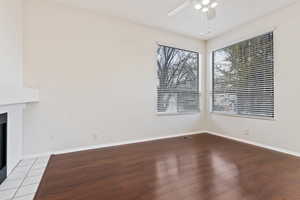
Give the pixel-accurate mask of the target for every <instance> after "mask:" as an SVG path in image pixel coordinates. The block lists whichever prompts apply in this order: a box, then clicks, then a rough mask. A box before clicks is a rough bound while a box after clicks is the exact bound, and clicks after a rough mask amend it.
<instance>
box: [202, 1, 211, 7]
mask: <svg viewBox="0 0 300 200" xmlns="http://www.w3.org/2000/svg"><path fill="white" fill-rule="evenodd" d="M209 3H210V0H202V4H203V5H205V6H206V5H208V4H209Z"/></svg>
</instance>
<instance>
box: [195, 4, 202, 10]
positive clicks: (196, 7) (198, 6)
mask: <svg viewBox="0 0 300 200" xmlns="http://www.w3.org/2000/svg"><path fill="white" fill-rule="evenodd" d="M194 8H195V9H196V10H200V9H201V8H202V5H201V4H200V3H196V4H195V5H194Z"/></svg>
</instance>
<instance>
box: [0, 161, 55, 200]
mask: <svg viewBox="0 0 300 200" xmlns="http://www.w3.org/2000/svg"><path fill="white" fill-rule="evenodd" d="M48 161H49V156H46V157H40V158H33V159H26V160H22V161H21V162H20V163H19V164H18V165H17V167H16V168H15V169H14V170H13V172H12V173H11V174H10V175H9V176H8V177H7V179H6V180H5V181H4V182H3V183H2V184H1V185H0V200H33V198H34V195H35V193H36V191H37V188H38V185H39V183H40V181H41V179H42V176H43V174H44V171H45V169H46V166H47V164H48Z"/></svg>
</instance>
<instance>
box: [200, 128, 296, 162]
mask: <svg viewBox="0 0 300 200" xmlns="http://www.w3.org/2000/svg"><path fill="white" fill-rule="evenodd" d="M202 132H204V133H208V134H211V135H216V136H219V137H223V138H227V139H230V140H235V141H238V142H242V143H246V144H251V145H254V146H258V147H262V148H265V149H269V150H273V151H277V152H280V153H285V154H289V155H292V156H297V157H300V153H299V152H295V151H290V150H286V149H283V148H280V147H274V146H270V145H265V144H261V143H257V142H252V141H249V140H245V139H240V138H235V137H231V136H228V135H224V134H221V133H216V132H212V131H202Z"/></svg>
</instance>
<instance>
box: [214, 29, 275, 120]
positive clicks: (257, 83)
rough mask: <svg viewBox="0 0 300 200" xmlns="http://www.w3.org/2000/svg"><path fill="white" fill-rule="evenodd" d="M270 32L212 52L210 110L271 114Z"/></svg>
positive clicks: (269, 115) (272, 113)
mask: <svg viewBox="0 0 300 200" xmlns="http://www.w3.org/2000/svg"><path fill="white" fill-rule="evenodd" d="M273 65H274V63H273V33H268V34H264V35H261V36H258V37H255V38H253V39H250V40H246V41H243V42H240V43H237V44H234V45H232V46H229V47H226V48H223V49H220V50H217V51H214V52H213V111H218V112H224V113H229V114H237V115H248V116H262V117H274V78H273Z"/></svg>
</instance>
